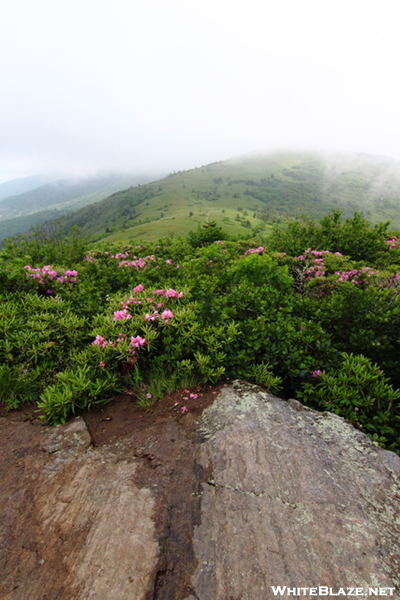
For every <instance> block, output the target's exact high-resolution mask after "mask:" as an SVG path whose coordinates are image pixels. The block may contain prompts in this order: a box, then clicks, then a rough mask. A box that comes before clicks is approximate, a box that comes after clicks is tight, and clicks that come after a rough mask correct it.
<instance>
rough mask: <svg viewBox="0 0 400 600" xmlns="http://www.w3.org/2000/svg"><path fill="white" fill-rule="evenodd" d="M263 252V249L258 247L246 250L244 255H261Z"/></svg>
mask: <svg viewBox="0 0 400 600" xmlns="http://www.w3.org/2000/svg"><path fill="white" fill-rule="evenodd" d="M263 252H264V247H263V246H258V248H249V249H248V250H246V252H245V255H246V254H262V253H263Z"/></svg>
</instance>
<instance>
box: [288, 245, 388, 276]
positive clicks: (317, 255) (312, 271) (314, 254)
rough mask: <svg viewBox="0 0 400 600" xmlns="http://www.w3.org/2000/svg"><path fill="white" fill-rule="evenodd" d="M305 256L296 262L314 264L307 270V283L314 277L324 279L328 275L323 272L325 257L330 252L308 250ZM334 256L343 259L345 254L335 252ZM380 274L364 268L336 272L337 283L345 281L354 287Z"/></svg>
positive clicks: (298, 258) (296, 258)
mask: <svg viewBox="0 0 400 600" xmlns="http://www.w3.org/2000/svg"><path fill="white" fill-rule="evenodd" d="M304 254H305V256H303V255H301V256H295V257H294V258H295V260H300V261H305V260H307V261H310V260H311V262H312V263H314V264H313V266H310V268H309V269H307V278H306V279H307V281H309V280H310V279H312V278H313V277H324V276H325V275H326V272H325V271H324V270H323V269H324V259H323V255H324V254H325V255H327V254H331V253H330V252H329V250H322V252H320V251H317V250H311V248H308V249H307V250H306V251H305V253H304ZM334 254H335V255H336V256H339V257H340V258H343V254H341V253H340V252H334ZM378 273H379V271H373V270H372V269H370V267H362V268H361V269H351V270H350V271H342V272H340V271H335V275H336V276H337V281H338V283H343V282H344V281H349V282H350V283H352V284H354V285H358V284H359V283H360V280H361V281H363V282H365V281H366V279H365V277H368V278H371V277H372V276H373V275H377V274H378Z"/></svg>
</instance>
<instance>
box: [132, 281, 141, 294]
mask: <svg viewBox="0 0 400 600" xmlns="http://www.w3.org/2000/svg"><path fill="white" fill-rule="evenodd" d="M143 289H144V288H143V286H142V284H141V283H139V285H137V286H136V287H134V288H133V293H134V294H138V293H139V292H143Z"/></svg>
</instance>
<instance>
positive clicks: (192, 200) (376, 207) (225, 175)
mask: <svg viewBox="0 0 400 600" xmlns="http://www.w3.org/2000/svg"><path fill="white" fill-rule="evenodd" d="M334 208H336V209H340V210H341V213H342V215H343V216H344V217H345V218H347V217H351V216H352V215H353V213H354V210H357V211H359V212H364V215H365V217H366V218H367V219H368V221H369V222H371V223H372V224H374V223H378V222H382V221H387V220H391V221H392V226H393V228H400V163H398V162H396V161H391V160H390V159H384V158H380V157H369V156H361V157H360V156H353V157H344V156H332V155H330V156H329V155H326V156H322V155H318V154H316V153H311V152H308V153H306V152H276V153H274V154H270V155H255V156H244V157H240V158H238V159H231V160H227V161H221V162H216V163H212V164H210V165H206V166H204V167H200V168H196V169H191V170H189V171H184V172H178V173H173V174H172V175H169V176H167V177H166V178H164V179H161V180H159V181H156V182H153V183H149V184H146V185H140V186H137V187H134V188H129V189H126V190H121V191H119V192H116V193H114V194H112V195H111V196H109V197H108V198H106V199H104V200H102V201H101V202H97V203H94V204H91V205H90V206H86V207H84V208H82V209H81V210H79V211H76V212H74V213H71V214H69V215H66V216H65V217H62V218H61V224H62V227H63V230H64V231H65V232H67V231H69V230H70V229H71V227H72V226H73V225H78V226H79V228H80V230H81V231H82V232H83V233H87V232H88V231H90V232H91V235H92V241H94V242H98V241H101V240H107V241H110V242H121V243H124V242H126V241H128V240H130V239H144V240H149V241H155V240H157V239H159V238H160V237H165V236H166V235H169V234H171V233H174V234H175V235H177V236H179V235H186V234H187V233H188V232H189V231H191V230H195V229H196V228H197V226H198V225H202V224H203V223H204V222H205V221H206V218H207V217H208V218H209V220H213V221H216V222H217V224H218V225H220V226H222V227H223V228H224V229H225V230H226V231H227V232H228V233H230V234H233V235H237V234H239V233H240V234H241V235H243V233H244V232H246V231H247V232H248V233H249V234H250V235H253V234H256V233H259V234H261V235H264V236H265V235H267V234H268V233H269V232H270V230H271V227H272V228H276V227H278V228H279V227H282V226H285V225H287V223H288V222H289V221H291V220H293V219H295V218H301V216H302V215H303V214H306V215H307V216H308V217H309V218H311V219H313V220H315V221H319V220H320V219H321V218H322V217H323V216H324V215H326V214H327V213H328V212H329V211H330V210H331V209H334ZM190 215H191V216H190ZM238 219H239V220H238Z"/></svg>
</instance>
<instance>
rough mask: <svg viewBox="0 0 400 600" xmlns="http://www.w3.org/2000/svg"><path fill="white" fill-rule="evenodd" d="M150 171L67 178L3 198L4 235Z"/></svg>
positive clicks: (143, 178)
mask: <svg viewBox="0 0 400 600" xmlns="http://www.w3.org/2000/svg"><path fill="white" fill-rule="evenodd" d="M151 178H152V177H151V176H150V175H143V174H131V175H121V174H113V175H107V176H103V177H90V178H86V179H81V180H71V179H64V180H59V181H56V182H52V183H49V184H47V185H43V186H41V187H39V188H36V189H33V190H29V191H28V192H25V193H23V194H19V195H17V196H11V197H9V198H6V199H4V200H2V201H0V239H3V238H4V237H10V236H12V235H14V234H16V233H22V232H25V231H27V230H28V229H29V228H30V227H31V226H36V225H40V224H41V223H43V222H44V221H46V220H53V219H55V218H59V217H60V216H62V215H65V214H68V213H70V212H72V211H76V210H77V209H79V208H81V207H83V206H86V205H87V204H91V203H93V202H98V201H99V200H102V199H103V198H106V197H107V196H109V195H110V194H112V193H113V192H115V191H116V190H119V189H121V188H125V187H126V186H133V185H137V184H138V183H144V182H147V181H149V180H151Z"/></svg>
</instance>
